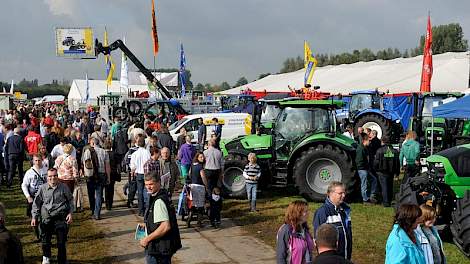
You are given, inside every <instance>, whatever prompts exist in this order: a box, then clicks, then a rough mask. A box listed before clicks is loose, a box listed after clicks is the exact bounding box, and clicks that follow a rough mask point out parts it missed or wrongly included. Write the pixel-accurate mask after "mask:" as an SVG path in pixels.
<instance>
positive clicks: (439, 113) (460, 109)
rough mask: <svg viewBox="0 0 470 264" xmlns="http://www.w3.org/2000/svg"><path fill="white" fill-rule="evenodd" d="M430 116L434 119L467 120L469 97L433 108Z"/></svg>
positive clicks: (469, 111) (469, 110)
mask: <svg viewBox="0 0 470 264" xmlns="http://www.w3.org/2000/svg"><path fill="white" fill-rule="evenodd" d="M432 115H433V116H434V117H445V118H469V117H470V95H466V96H464V97H461V98H459V99H457V100H455V101H452V102H450V103H447V104H443V105H439V106H436V107H433V109H432Z"/></svg>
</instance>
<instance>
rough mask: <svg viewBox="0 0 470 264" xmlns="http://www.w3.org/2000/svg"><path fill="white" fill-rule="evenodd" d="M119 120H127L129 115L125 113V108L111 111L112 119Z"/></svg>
mask: <svg viewBox="0 0 470 264" xmlns="http://www.w3.org/2000/svg"><path fill="white" fill-rule="evenodd" d="M116 117H117V118H119V120H121V121H123V122H124V121H125V120H127V118H128V117H129V114H128V112H127V108H125V107H116V108H114V110H113V118H116Z"/></svg>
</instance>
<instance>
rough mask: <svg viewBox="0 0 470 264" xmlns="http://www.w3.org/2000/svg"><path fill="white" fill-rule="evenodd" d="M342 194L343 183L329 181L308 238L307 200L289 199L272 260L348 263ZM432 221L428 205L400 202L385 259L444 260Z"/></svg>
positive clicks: (419, 263)
mask: <svg viewBox="0 0 470 264" xmlns="http://www.w3.org/2000/svg"><path fill="white" fill-rule="evenodd" d="M345 196H346V189H345V186H344V184H343V183H341V182H331V183H330V185H329V186H328V190H327V198H326V200H325V203H324V204H323V205H321V206H320V208H318V209H317V210H316V211H315V213H314V214H313V223H312V226H313V230H314V232H313V236H312V234H311V232H310V230H309V227H308V225H307V218H308V215H309V210H308V204H307V202H305V201H303V200H296V201H293V202H291V203H290V204H289V206H288V207H287V210H286V213H285V217H284V224H283V225H282V226H281V227H280V228H279V230H278V232H277V243H276V255H277V263H279V264H287V263H318V264H320V263H322V264H325V263H326V264H328V263H346V264H347V263H352V262H351V256H352V248H353V246H352V244H353V235H352V234H353V233H352V218H351V209H350V207H349V206H348V205H347V204H346V203H345V202H344V198H345ZM436 219H437V214H436V210H435V209H434V208H433V207H431V206H428V205H425V204H423V205H421V206H417V205H414V204H402V205H400V206H399V208H398V209H397V211H396V214H395V217H394V220H393V226H392V230H391V232H390V234H389V236H388V239H387V242H386V248H385V250H386V257H385V263H386V264H392V263H393V264H433V263H446V257H445V254H444V251H443V246H442V240H441V238H440V236H439V233H438V232H437V229H436V227H435V226H434V223H435V221H436ZM315 254H316V257H314V255H315Z"/></svg>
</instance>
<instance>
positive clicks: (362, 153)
mask: <svg viewBox="0 0 470 264" xmlns="http://www.w3.org/2000/svg"><path fill="white" fill-rule="evenodd" d="M359 139H360V140H361V144H359V145H358V146H357V149H356V167H357V173H358V174H359V178H360V179H361V194H362V200H363V202H364V203H365V204H370V203H371V202H376V201H375V199H374V197H372V196H373V195H374V194H375V193H376V189H377V179H376V178H375V176H374V175H372V174H371V173H369V170H370V166H369V153H368V152H367V146H369V142H370V141H369V136H368V135H367V134H365V133H362V134H360V135H359ZM369 179H370V182H371V188H370V194H371V197H369V192H368V190H367V184H368V181H369Z"/></svg>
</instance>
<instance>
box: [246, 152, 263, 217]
mask: <svg viewBox="0 0 470 264" xmlns="http://www.w3.org/2000/svg"><path fill="white" fill-rule="evenodd" d="M248 161H249V162H248V164H246V166H245V170H244V171H243V177H244V178H245V188H246V193H247V197H248V201H249V202H250V211H251V212H256V191H257V189H258V188H257V187H258V180H259V178H260V177H261V168H260V167H259V165H258V164H256V161H257V158H256V154H255V153H253V152H252V153H250V154H248Z"/></svg>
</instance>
